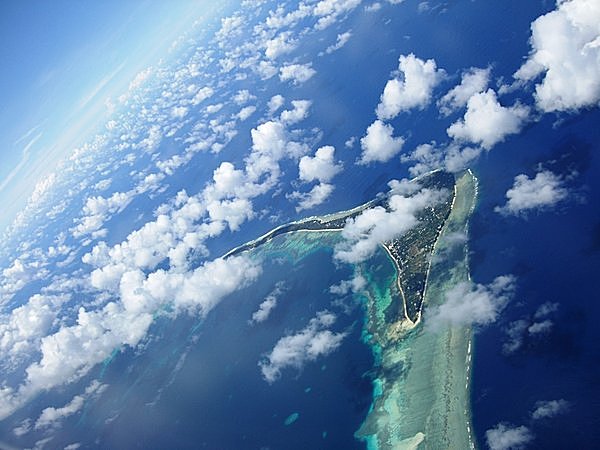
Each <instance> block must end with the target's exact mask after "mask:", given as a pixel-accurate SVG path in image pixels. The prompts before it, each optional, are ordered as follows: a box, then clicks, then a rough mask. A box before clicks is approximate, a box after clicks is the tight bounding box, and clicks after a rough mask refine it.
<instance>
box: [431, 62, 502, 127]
mask: <svg viewBox="0 0 600 450" xmlns="http://www.w3.org/2000/svg"><path fill="white" fill-rule="evenodd" d="M490 72H491V70H490V68H489V67H488V68H487V69H479V68H476V67H471V68H470V69H469V70H467V71H465V72H464V73H463V74H462V79H461V82H460V84H459V85H458V86H455V87H453V88H452V89H451V90H450V91H448V92H447V93H446V94H445V95H444V96H443V97H442V98H441V99H440V100H439V101H438V107H439V108H440V111H441V112H442V114H444V115H449V114H450V113H452V112H454V111H456V110H457V109H459V108H462V107H464V106H465V105H466V104H467V102H468V101H469V99H470V98H471V97H472V96H473V95H475V94H477V93H478V92H483V91H485V90H486V89H487V86H488V84H489V82H490Z"/></svg>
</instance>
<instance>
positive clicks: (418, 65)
mask: <svg viewBox="0 0 600 450" xmlns="http://www.w3.org/2000/svg"><path fill="white" fill-rule="evenodd" d="M398 69H399V71H400V72H401V73H402V75H403V79H398V78H392V79H391V80H389V81H388V82H387V84H386V85H385V88H384V90H383V94H381V100H380V103H379V105H378V106H377V111H376V112H377V117H378V118H379V119H381V120H389V119H393V118H394V117H396V116H397V115H398V114H400V113H401V112H402V111H408V110H409V109H412V108H421V109H423V108H425V107H426V106H427V105H428V104H429V102H430V101H431V95H432V92H433V89H434V88H435V87H436V86H437V85H438V83H439V82H440V81H441V80H442V79H443V77H444V76H445V72H444V71H443V70H442V69H439V70H438V69H437V65H436V63H435V61H434V60H433V59H428V60H427V61H423V60H422V59H419V58H417V57H416V56H415V55H414V54H412V53H411V54H409V55H401V56H400V63H399V66H398Z"/></svg>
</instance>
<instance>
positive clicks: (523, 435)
mask: <svg viewBox="0 0 600 450" xmlns="http://www.w3.org/2000/svg"><path fill="white" fill-rule="evenodd" d="M485 440H486V441H487V444H488V446H489V447H490V449H491V450H520V449H523V448H525V446H526V445H527V444H529V443H530V442H531V441H532V440H533V434H532V433H531V431H530V430H529V428H527V427H525V426H519V427H513V426H511V425H507V424H504V423H499V424H498V425H496V426H495V427H494V428H492V429H489V430H487V431H486V432H485Z"/></svg>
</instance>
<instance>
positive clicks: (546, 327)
mask: <svg viewBox="0 0 600 450" xmlns="http://www.w3.org/2000/svg"><path fill="white" fill-rule="evenodd" d="M553 326H554V322H552V321H551V320H548V319H546V320H544V321H542V322H534V323H532V324H531V325H530V326H529V328H528V329H527V331H529V334H531V335H538V334H546V333H548V332H549V331H550V330H551V329H552V327H553Z"/></svg>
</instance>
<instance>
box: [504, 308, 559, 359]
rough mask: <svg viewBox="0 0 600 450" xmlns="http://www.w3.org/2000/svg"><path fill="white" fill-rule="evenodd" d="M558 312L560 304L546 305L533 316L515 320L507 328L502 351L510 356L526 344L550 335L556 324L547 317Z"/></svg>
mask: <svg viewBox="0 0 600 450" xmlns="http://www.w3.org/2000/svg"><path fill="white" fill-rule="evenodd" d="M557 310H558V303H550V302H547V303H544V304H542V305H540V307H539V308H538V309H537V310H536V312H535V313H534V314H533V318H531V317H527V318H522V319H519V320H515V321H513V322H511V323H510V324H508V326H507V327H506V329H505V330H504V331H505V334H506V341H505V342H504V343H503V344H502V351H503V352H504V353H505V354H507V355H510V354H512V353H515V352H516V351H517V350H520V349H521V348H522V347H523V345H524V344H525V343H526V342H532V341H533V342H535V339H540V338H542V337H543V336H544V335H546V334H548V333H549V332H550V331H551V330H552V328H553V327H554V322H553V321H552V320H551V319H548V318H547V317H548V316H549V315H550V314H552V313H554V312H556V311H557Z"/></svg>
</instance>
